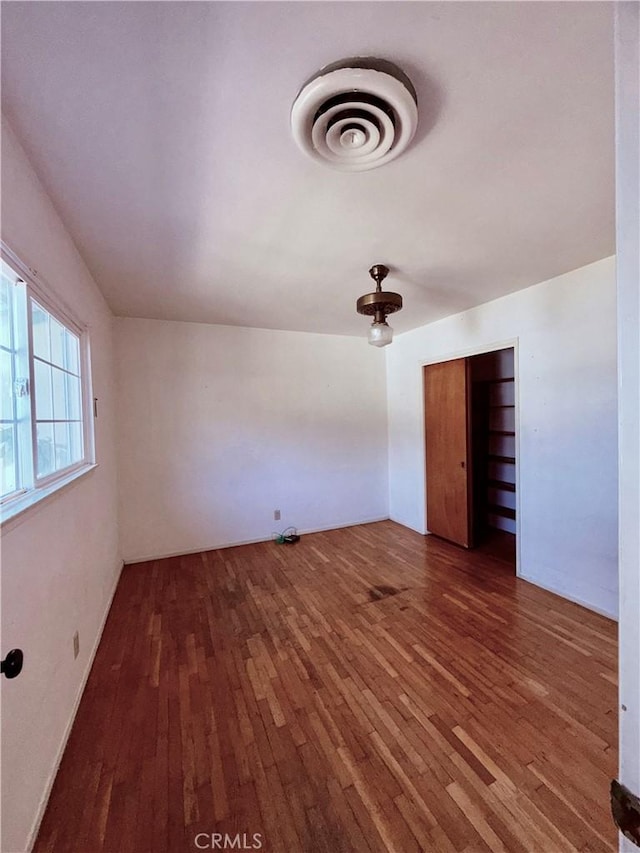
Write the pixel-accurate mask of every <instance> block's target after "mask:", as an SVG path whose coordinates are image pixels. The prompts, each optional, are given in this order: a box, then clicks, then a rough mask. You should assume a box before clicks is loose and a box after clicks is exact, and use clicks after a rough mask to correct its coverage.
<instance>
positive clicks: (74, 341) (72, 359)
mask: <svg viewBox="0 0 640 853" xmlns="http://www.w3.org/2000/svg"><path fill="white" fill-rule="evenodd" d="M64 339H65V347H66V367H67V370H70V371H71V373H75V374H76V376H78V375H79V374H80V341H79V340H78V338H77V337H76V336H75V335H74V334H73V333H72V332H70V331H69V330H68V329H66V330H65V336H64Z"/></svg>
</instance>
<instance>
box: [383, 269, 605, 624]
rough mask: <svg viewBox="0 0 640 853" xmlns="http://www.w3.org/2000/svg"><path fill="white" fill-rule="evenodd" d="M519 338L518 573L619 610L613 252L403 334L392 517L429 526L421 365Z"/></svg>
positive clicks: (395, 362) (392, 373)
mask: <svg viewBox="0 0 640 853" xmlns="http://www.w3.org/2000/svg"><path fill="white" fill-rule="evenodd" d="M516 339H517V351H516V376H517V388H518V391H517V394H518V397H519V418H520V422H519V441H520V443H519V465H518V499H519V546H520V574H521V576H522V577H525V578H527V579H530V580H533V581H534V582H537V583H539V584H540V585H542V586H546V587H548V588H550V589H553V590H556V591H557V592H559V593H560V594H562V595H566V596H567V597H569V598H573V599H574V600H577V601H580V602H583V603H584V604H586V605H587V606H590V607H593V608H594V609H598V610H600V611H602V612H604V613H607V614H610V615H615V614H616V613H617V590H618V587H617V434H616V430H617V425H616V405H617V398H616V291H615V260H614V258H605V259H604V260H602V261H598V262H596V263H594V264H590V265H589V266H587V267H583V268H582V269H578V270H575V271H573V272H570V273H567V274H566V275H562V276H559V277H558V278H555V279H552V280H551V281H547V282H543V283H541V284H538V285H535V286H534V287H530V288H528V289H527V290H523V291H519V292H518V293H514V294H511V295H510V296H506V297H503V298H502V299H498V300H496V301H494V302H489V303H486V304H485V305H481V306H479V307H478V308H474V309H471V310H469V311H465V312H463V313H461V314H457V315H455V316H452V317H449V318H447V319H444V320H441V321H439V322H437V323H432V324H430V325H428V326H424V327H422V328H420V329H416V330H414V331H412V332H407V333H405V334H403V335H399V336H398V338H397V339H396V341H395V342H394V344H393V346H391V347H389V349H388V353H387V387H388V405H389V490H390V496H389V511H390V516H391V518H392V519H394V520H395V521H399V522H400V523H401V524H406V525H407V526H409V527H412V528H414V529H415V530H418V531H420V532H425V531H426V526H425V464H424V427H423V401H422V384H421V382H422V378H421V377H422V371H421V366H422V365H423V364H425V363H426V362H432V361H440V360H445V359H447V358H450V357H453V356H459V355H467V354H470V353H472V352H475V351H478V350H480V349H482V348H484V349H491V348H493V347H494V345H495V348H497V347H498V346H500V345H501V344H505V343H508V342H511V341H515V340H516Z"/></svg>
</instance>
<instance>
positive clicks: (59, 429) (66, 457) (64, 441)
mask: <svg viewBox="0 0 640 853" xmlns="http://www.w3.org/2000/svg"><path fill="white" fill-rule="evenodd" d="M53 429H54V437H55V445H56V453H55V466H56V471H59V470H60V469H61V468H66V467H67V465H70V464H71V462H70V453H69V424H67V423H63V424H54V427H53Z"/></svg>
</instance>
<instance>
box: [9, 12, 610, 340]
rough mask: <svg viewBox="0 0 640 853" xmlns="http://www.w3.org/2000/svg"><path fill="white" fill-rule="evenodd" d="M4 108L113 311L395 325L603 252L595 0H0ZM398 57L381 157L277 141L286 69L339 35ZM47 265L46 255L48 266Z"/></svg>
mask: <svg viewBox="0 0 640 853" xmlns="http://www.w3.org/2000/svg"><path fill="white" fill-rule="evenodd" d="M2 15H3V21H2V23H3V31H2V76H3V92H2V94H3V109H4V111H5V113H6V114H7V116H8V118H9V121H10V123H11V124H12V125H13V127H14V129H15V131H16V133H17V135H18V137H19V138H20V140H21V141H22V144H23V145H24V147H25V149H26V151H27V153H28V155H29V157H30V158H31V160H32V163H33V165H34V167H35V169H36V171H37V172H38V174H39V175H40V177H41V178H42V179H43V182H44V184H45V186H46V187H47V189H48V191H49V193H50V195H51V196H52V198H53V200H54V203H55V204H56V206H57V208H58V210H59V212H60V214H61V216H62V218H63V219H64V222H65V224H66V225H67V227H68V229H69V230H70V232H71V234H72V236H73V237H74V239H75V241H76V244H77V246H78V248H79V249H80V251H81V253H82V255H83V257H84V259H85V261H86V263H87V265H88V266H89V269H90V270H91V272H92V273H93V275H94V277H95V279H96V281H97V283H98V285H99V286H100V288H101V290H102V292H103V293H104V295H105V297H106V298H107V300H108V302H109V304H110V305H111V308H112V309H113V311H114V312H115V313H116V314H118V315H123V316H131V317H149V318H164V319H178V320H193V321H199V322H210V323H228V324H233V325H241V326H261V327H266V328H277V329H298V330H303V331H314V332H334V333H338V334H362V335H365V334H366V328H367V325H368V322H369V321H368V320H367V319H366V318H365V317H361V316H359V315H357V314H356V312H355V300H356V298H357V297H358V296H359V295H360V294H362V293H364V292H366V291H368V290H371V289H372V288H373V283H372V282H371V280H370V278H369V275H368V272H367V271H368V269H369V267H370V266H371V265H372V264H374V263H385V264H387V265H388V266H389V267H391V269H392V273H391V274H390V276H389V278H388V279H387V283H386V285H387V287H388V289H396V290H399V291H400V292H401V293H402V294H403V296H404V300H405V307H404V309H403V311H402V312H401V313H400V314H397V315H396V316H395V317H394V318H393V321H392V323H393V326H394V327H395V328H396V329H397V330H398V331H404V330H407V329H410V328H414V327H416V326H419V325H422V324H423V323H426V322H429V321H431V320H435V319H438V318H440V317H443V316H446V315H447V314H451V313H454V312H456V311H459V310H461V309H464V308H467V307H470V306H472V305H476V304H479V303H481V302H485V301H487V300H490V299H494V298H496V297H498V296H501V295H503V294H505V293H509V292H511V291H514V290H518V289H520V288H523V287H527V286H529V285H531V284H535V283H536V282H539V281H542V280H544V279H547V278H550V277H552V276H554V275H557V274H560V273H562V272H566V271H568V270H570V269H574V268H576V267H579V266H582V265H583V264H586V263H589V262H591V261H594V260H597V259H598V258H601V257H604V256H606V255H610V254H612V253H613V252H614V188H613V187H614V174H613V173H614V154H613V142H614V140H613V27H612V15H613V13H612V4H608V3H592V2H585V3H581V2H577V3H565V2H560V3H555V2H539V3H538V2H513V3H507V2H497V3H489V2H471V3H465V2H460V3H455V2H454V3H450V2H444V3H430V2H406V3H405V2H339V3H330V2H312V3H306V2H299V3H294V2H210V3H195V2H194V3H174V2H160V3H154V2H145V3H142V2H140V3H134V2H131V3H127V2H124V3H118V2H104V3H93V2H88V3H85V2H70V3H64V2H56V3H48V2H44V3H40V2H27V3H21V2H20V3H3V8H2ZM356 55H375V56H380V57H383V58H386V59H391V60H392V61H394V62H396V63H397V64H399V65H400V66H401V67H402V68H403V69H404V71H405V72H406V73H408V75H409V76H410V77H411V79H412V81H413V83H414V85H415V87H416V90H417V93H418V105H419V111H420V123H419V127H418V133H417V135H416V138H415V139H414V142H413V143H412V145H411V147H410V148H409V150H408V151H407V152H406V153H405V154H404V155H402V156H401V157H400V158H399V159H398V160H396V161H394V162H393V163H390V164H388V165H385V166H383V167H381V168H380V169H376V170H373V171H369V172H361V173H341V172H335V171H331V170H330V169H328V168H327V167H325V166H322V165H319V164H317V163H315V162H313V161H312V160H310V159H307V158H306V157H305V156H304V155H303V154H302V153H301V152H300V151H299V150H298V149H297V148H296V147H295V145H294V143H293V141H292V138H291V133H290V129H289V111H290V108H291V104H292V101H293V99H294V97H295V95H296V93H297V91H298V89H299V88H300V86H301V85H302V84H303V82H304V81H305V80H306V79H307V78H308V77H309V76H311V75H312V74H313V73H314V72H315V71H316V70H317V69H319V68H320V67H322V66H323V65H326V64H327V63H330V62H333V61H334V60H338V59H342V58H344V57H347V56H356ZM50 278H53V277H52V276H50Z"/></svg>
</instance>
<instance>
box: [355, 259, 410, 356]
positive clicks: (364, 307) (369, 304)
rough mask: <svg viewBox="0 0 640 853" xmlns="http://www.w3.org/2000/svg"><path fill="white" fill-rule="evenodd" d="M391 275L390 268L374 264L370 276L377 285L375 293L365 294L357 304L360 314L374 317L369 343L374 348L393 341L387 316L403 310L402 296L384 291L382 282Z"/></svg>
mask: <svg viewBox="0 0 640 853" xmlns="http://www.w3.org/2000/svg"><path fill="white" fill-rule="evenodd" d="M388 274H389V268H388V267H385V265H384V264H374V266H372V267H371V269H370V270H369V275H370V276H371V278H372V279H373V280H374V281H375V283H376V289H375V291H374V293H365V295H364V296H361V297H360V299H358V301H357V303H356V308H357V309H358V314H366V315H367V316H369V317H373V323H372V324H371V328H370V329H369V343H370V344H371V345H372V346H374V347H386V346H387V344H390V343H391V341H392V340H393V329H392V328H391V326H389V324H388V323H387V315H388V314H394V313H395V312H396V311H399V310H400V309H401V308H402V296H400V294H399V293H393V292H392V291H390V290H383V289H382V284H381V283H382V282H383V281H384V280H385V278H386V277H387V275H388Z"/></svg>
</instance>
